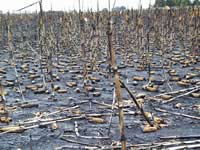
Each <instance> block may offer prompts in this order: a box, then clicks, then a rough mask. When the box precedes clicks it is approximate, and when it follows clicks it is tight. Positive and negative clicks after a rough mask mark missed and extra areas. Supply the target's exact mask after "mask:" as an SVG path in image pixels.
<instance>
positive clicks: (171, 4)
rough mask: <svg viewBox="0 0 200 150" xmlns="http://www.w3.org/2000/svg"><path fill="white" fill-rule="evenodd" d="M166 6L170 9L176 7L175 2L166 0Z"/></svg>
mask: <svg viewBox="0 0 200 150" xmlns="http://www.w3.org/2000/svg"><path fill="white" fill-rule="evenodd" d="M166 5H167V6H170V7H173V6H176V1H175V0H167V1H166Z"/></svg>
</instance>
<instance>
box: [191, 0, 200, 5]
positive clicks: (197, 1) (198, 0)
mask: <svg viewBox="0 0 200 150" xmlns="http://www.w3.org/2000/svg"><path fill="white" fill-rule="evenodd" d="M192 4H193V5H198V6H199V5H200V0H194V1H193V3H192Z"/></svg>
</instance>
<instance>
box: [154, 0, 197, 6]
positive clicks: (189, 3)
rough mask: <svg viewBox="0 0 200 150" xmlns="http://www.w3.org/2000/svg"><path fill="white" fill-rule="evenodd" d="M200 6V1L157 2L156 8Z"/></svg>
mask: <svg viewBox="0 0 200 150" xmlns="http://www.w3.org/2000/svg"><path fill="white" fill-rule="evenodd" d="M191 5H200V0H193V2H192V1H191V0H156V1H155V4H154V7H165V6H170V7H174V6H183V7H184V6H191Z"/></svg>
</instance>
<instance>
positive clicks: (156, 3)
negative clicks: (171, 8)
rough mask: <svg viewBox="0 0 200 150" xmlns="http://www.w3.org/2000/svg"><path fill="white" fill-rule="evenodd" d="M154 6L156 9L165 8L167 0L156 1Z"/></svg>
mask: <svg viewBox="0 0 200 150" xmlns="http://www.w3.org/2000/svg"><path fill="white" fill-rule="evenodd" d="M154 6H155V7H164V6H166V2H165V0H156V1H155V4H154Z"/></svg>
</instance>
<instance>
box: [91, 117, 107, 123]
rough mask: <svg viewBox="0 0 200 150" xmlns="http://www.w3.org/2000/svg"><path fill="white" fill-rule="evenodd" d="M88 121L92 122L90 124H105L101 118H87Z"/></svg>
mask: <svg viewBox="0 0 200 150" xmlns="http://www.w3.org/2000/svg"><path fill="white" fill-rule="evenodd" d="M88 121H89V122H92V123H98V124H101V123H106V120H104V119H102V118H98V117H88Z"/></svg>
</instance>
